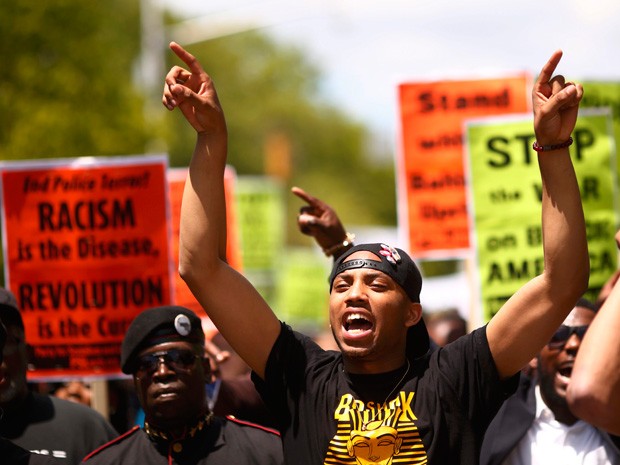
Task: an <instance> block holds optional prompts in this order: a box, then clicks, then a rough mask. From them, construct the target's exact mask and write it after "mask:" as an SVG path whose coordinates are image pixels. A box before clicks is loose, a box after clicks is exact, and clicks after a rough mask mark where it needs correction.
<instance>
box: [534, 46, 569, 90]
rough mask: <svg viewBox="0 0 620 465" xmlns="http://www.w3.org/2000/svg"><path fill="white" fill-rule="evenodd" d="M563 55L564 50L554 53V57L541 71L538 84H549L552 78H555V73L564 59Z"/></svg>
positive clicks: (552, 56)
mask: <svg viewBox="0 0 620 465" xmlns="http://www.w3.org/2000/svg"><path fill="white" fill-rule="evenodd" d="M562 53H563V52H562V50H556V51H555V52H553V55H551V58H549V61H547V63H545V65H544V66H543V67H542V69H541V70H540V74H539V75H538V79H537V80H536V84H543V83H548V82H549V81H550V80H551V76H553V72H554V71H555V68H556V67H557V66H558V63H559V62H560V59H561V58H562Z"/></svg>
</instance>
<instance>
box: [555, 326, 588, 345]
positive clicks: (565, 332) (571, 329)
mask: <svg viewBox="0 0 620 465" xmlns="http://www.w3.org/2000/svg"><path fill="white" fill-rule="evenodd" d="M587 330H588V327H587V326H566V325H561V326H560V327H559V328H558V330H557V331H556V332H555V333H554V334H553V336H551V340H550V341H549V342H548V343H547V347H549V348H550V349H561V348H563V347H564V344H566V341H568V339H569V338H570V337H571V336H572V335H573V334H576V335H577V337H579V339H583V335H584V334H585V333H586V331H587Z"/></svg>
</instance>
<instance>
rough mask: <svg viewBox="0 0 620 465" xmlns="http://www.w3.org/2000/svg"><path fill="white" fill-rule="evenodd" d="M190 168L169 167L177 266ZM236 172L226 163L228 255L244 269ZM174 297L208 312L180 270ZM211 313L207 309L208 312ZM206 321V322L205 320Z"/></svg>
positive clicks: (236, 265) (230, 261)
mask: <svg viewBox="0 0 620 465" xmlns="http://www.w3.org/2000/svg"><path fill="white" fill-rule="evenodd" d="M187 173H188V170H187V169H186V168H171V169H169V170H168V175H167V179H168V188H169V198H170V213H171V224H172V241H171V244H172V246H171V247H172V254H173V258H174V266H175V268H174V269H175V270H178V268H179V226H180V219H181V200H182V198H183V189H184V188H185V180H186V179H187ZM235 179H236V174H235V171H234V169H233V168H232V167H229V166H227V167H226V170H225V171H224V196H225V199H226V234H227V240H226V258H227V260H228V264H229V265H230V266H232V267H233V268H235V269H236V270H237V271H241V253H240V249H239V231H238V226H237V221H236V213H235V212H236V210H235V198H234V186H235ZM174 288H175V292H174V296H175V297H174V299H175V304H176V305H181V306H182V307H186V308H189V309H190V310H192V311H194V312H195V313H197V314H198V315H200V316H204V315H205V310H204V309H203V308H202V306H201V305H200V304H199V303H198V301H197V300H196V298H195V297H194V295H193V294H192V292H191V291H190V290H189V288H188V287H187V284H185V281H183V279H181V276H179V273H178V272H175V279H174ZM207 313H208V312H207ZM203 324H204V323H203Z"/></svg>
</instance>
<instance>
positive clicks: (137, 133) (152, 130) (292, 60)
mask: <svg viewBox="0 0 620 465" xmlns="http://www.w3.org/2000/svg"><path fill="white" fill-rule="evenodd" d="M139 3H140V2H138V0H108V1H106V2H94V3H92V2H91V3H85V2H79V1H77V0H55V1H53V2H39V1H34V0H21V1H19V2H11V1H6V2H0V56H1V57H2V64H3V66H2V67H0V159H4V160H7V159H34V158H52V157H54V158H56V157H62V158H65V157H77V156H88V155H92V156H98V155H125V154H139V153H145V152H147V151H149V150H151V149H152V147H154V146H158V145H159V147H157V149H158V150H166V147H167V150H168V151H169V154H170V164H171V165H172V166H186V165H187V164H188V162H189V159H190V157H191V154H192V151H193V144H194V140H195V134H194V133H193V130H192V129H191V128H190V127H189V125H188V124H187V123H186V122H185V121H184V120H183V118H182V117H181V115H180V114H179V113H178V112H172V113H168V112H167V111H166V110H165V109H164V108H163V106H161V104H160V102H159V99H158V98H155V99H154V98H153V97H148V98H149V100H148V101H146V102H145V98H147V97H145V93H144V92H143V91H142V89H140V88H139V87H138V86H137V85H136V83H135V80H134V77H133V76H134V72H135V70H136V65H137V62H138V57H139V54H140V11H139ZM189 49H190V51H191V52H192V53H194V54H195V55H196V56H197V57H198V58H199V59H200V61H201V62H202V63H203V65H204V66H205V69H206V70H207V72H209V73H210V74H211V75H212V77H213V79H214V80H215V82H216V85H217V88H218V92H219V94H220V98H221V101H222V104H223V105H224V108H225V111H226V115H227V121H228V126H229V134H230V144H229V149H230V150H229V152H230V158H229V161H230V164H232V165H233V166H234V167H235V168H236V170H237V172H238V173H239V174H241V175H243V174H262V173H264V172H265V159H266V153H267V152H268V150H267V149H266V146H267V141H268V140H270V137H272V136H273V135H278V136H280V137H282V138H284V139H285V140H286V141H287V144H288V147H290V150H288V151H287V153H288V156H287V157H285V158H290V169H288V170H286V173H285V174H284V175H283V178H284V183H285V185H286V186H287V187H290V186H292V185H299V186H301V187H303V188H304V189H307V190H308V191H309V192H311V193H315V194H316V195H318V196H321V197H322V198H324V199H325V200H326V201H327V202H329V203H331V204H333V205H334V206H335V207H336V208H337V210H338V212H339V213H340V214H341V216H342V218H343V220H344V221H345V223H346V224H373V223H380V224H395V222H396V220H395V219H396V207H395V195H394V176H393V163H392V157H391V155H390V154H373V155H374V156H372V157H371V156H370V155H371V154H370V153H369V150H370V149H369V148H368V147H370V146H371V144H369V143H368V137H369V136H368V133H367V129H366V128H365V127H364V126H363V125H362V124H360V123H359V122H357V121H355V120H353V119H352V118H351V117H350V116H348V115H345V114H344V113H343V112H342V111H340V110H338V109H337V108H335V107H334V106H333V105H331V104H330V103H329V102H326V101H324V100H323V98H322V97H321V96H320V92H319V85H320V82H321V81H320V79H321V75H320V71H319V67H317V66H316V65H314V64H312V63H309V62H308V60H307V59H306V57H305V56H304V54H303V51H302V50H299V49H297V48H293V47H290V46H288V45H286V44H282V43H277V42H275V41H274V40H272V39H271V38H269V37H268V36H267V35H266V34H264V33H263V32H256V31H254V32H247V33H241V34H235V35H232V36H227V37H222V38H220V39H216V40H211V41H207V42H204V43H202V44H197V45H194V46H190V47H189ZM166 56H167V58H168V60H169V63H168V64H169V65H172V64H180V63H179V62H178V59H176V57H173V56H172V54H171V53H170V52H168V53H167V55H166ZM163 72H165V71H164V70H162V73H163ZM161 78H162V81H163V74H162V76H161ZM152 100H156V101H152ZM145 103H147V104H148V105H149V110H148V111H149V112H150V113H149V119H148V121H145ZM161 140H164V141H165V144H161V143H160V141H161ZM162 147H163V148H162ZM277 157H278V155H275V156H274V155H271V158H272V159H273V158H277ZM371 159H372V160H381V159H383V160H386V162H384V163H383V164H377V163H376V162H375V163H374V164H373V163H370V161H369V160H371ZM299 205H300V201H299V200H297V199H296V198H294V197H293V196H292V195H291V197H290V202H289V214H288V216H287V219H288V221H289V224H288V228H289V231H288V233H289V234H288V237H289V238H290V239H291V240H292V241H303V238H302V237H301V235H300V234H299V233H297V232H296V229H295V217H296V211H297V209H298V208H299Z"/></svg>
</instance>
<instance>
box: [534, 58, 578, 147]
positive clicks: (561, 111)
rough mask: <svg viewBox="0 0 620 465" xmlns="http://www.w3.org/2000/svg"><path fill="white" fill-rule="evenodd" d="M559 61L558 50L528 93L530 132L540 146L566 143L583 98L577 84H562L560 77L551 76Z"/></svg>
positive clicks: (562, 77)
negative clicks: (532, 113) (530, 95)
mask: <svg viewBox="0 0 620 465" xmlns="http://www.w3.org/2000/svg"><path fill="white" fill-rule="evenodd" d="M561 58H562V51H561V50H557V51H556V52H554V53H553V55H552V56H551V58H549V61H547V63H546V64H545V65H544V66H543V68H542V70H541V72H540V74H539V76H538V79H537V80H536V83H535V85H534V88H533V91H532V107H533V111H534V132H535V133H536V141H537V143H538V144H539V145H541V146H555V145H562V144H564V143H566V142H567V141H568V140H569V138H570V135H571V133H572V131H573V129H574V128H575V123H576V121H577V113H578V110H579V102H580V101H581V98H582V97H583V87H582V86H581V84H576V83H573V82H565V79H564V76H561V75H558V76H554V77H552V76H553V73H554V71H555V69H556V67H557V65H558V63H559V62H560V59H561Z"/></svg>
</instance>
